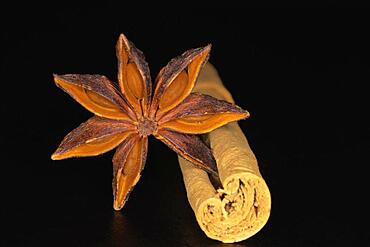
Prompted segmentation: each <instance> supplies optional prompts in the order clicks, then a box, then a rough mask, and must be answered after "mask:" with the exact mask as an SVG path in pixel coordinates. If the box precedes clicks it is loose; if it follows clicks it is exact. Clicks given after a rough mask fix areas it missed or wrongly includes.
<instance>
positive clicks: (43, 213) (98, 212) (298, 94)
mask: <svg viewBox="0 0 370 247" xmlns="http://www.w3.org/2000/svg"><path fill="white" fill-rule="evenodd" d="M189 5H190V4H189ZM27 7H28V6H24V9H25V11H24V13H23V12H22V13H20V12H19V11H18V10H16V11H14V10H13V11H14V12H10V14H9V13H5V14H9V15H5V16H6V17H4V15H3V17H2V18H3V21H2V32H1V37H2V41H5V42H2V43H3V45H2V48H3V49H2V52H1V53H2V55H1V59H2V61H1V75H2V76H1V87H2V88H1V126H2V131H1V170H2V172H1V175H2V184H3V185H2V191H3V192H2V196H1V205H2V209H1V224H2V226H3V227H2V229H3V230H1V241H2V246H95V245H96V246H224V244H221V243H219V242H217V241H213V240H210V239H208V238H207V237H206V236H205V234H204V233H203V232H202V231H201V230H200V228H199V226H198V225H197V223H196V220H195V217H194V215H193V212H192V210H191V208H190V206H189V204H188V202H187V198H186V194H185V189H184V185H183V182H182V175H181V172H180V169H179V166H178V163H177V158H176V155H175V154H174V153H173V152H172V151H170V150H169V149H168V148H167V147H165V146H164V145H163V144H161V143H159V142H158V141H156V140H154V139H151V140H150V142H149V154H148V159H147V163H146V168H145V170H144V173H143V177H142V178H141V180H140V182H139V183H138V185H137V186H136V187H135V189H134V191H133V193H132V194H131V196H130V199H129V201H128V203H127V204H126V206H125V208H124V209H123V210H122V212H114V211H113V208H112V192H111V178H112V165H111V158H112V152H110V153H108V154H104V155H102V156H98V157H91V158H81V159H69V160H64V161H52V160H51V159H50V155H51V153H52V152H53V151H54V150H55V149H56V147H57V146H58V144H59V142H60V141H61V139H62V138H63V137H64V136H65V135H66V134H67V133H68V132H69V131H70V130H72V129H73V128H75V127H77V126H78V125H79V124H80V123H81V122H83V121H85V120H86V119H88V118H89V117H90V116H91V115H92V114H91V113H90V112H88V111H86V110H85V109H84V108H83V107H81V106H80V105H79V104H78V103H76V102H74V101H73V100H72V99H71V98H70V97H69V96H68V95H66V94H65V93H63V92H62V91H61V90H60V89H58V88H57V87H56V86H55V85H54V83H53V80H52V73H58V74H64V73H80V74H83V73H92V74H93V73H97V74H103V75H106V76H108V77H109V78H111V79H112V80H116V72H117V69H116V67H117V64H116V58H115V50H114V46H115V42H116V39H117V38H118V35H119V34H120V33H125V34H126V35H127V36H128V38H129V39H130V40H132V41H133V42H134V43H135V44H136V46H137V47H138V48H139V49H141V50H142V51H143V52H144V53H145V54H146V58H147V61H148V62H149V65H150V68H151V73H152V77H154V76H155V75H156V73H157V72H158V71H159V69H160V68H161V67H162V66H164V65H165V64H166V63H167V62H168V61H169V60H170V59H171V58H172V57H174V56H176V55H179V54H181V53H182V52H183V51H185V50H187V49H189V48H194V47H198V46H202V45H205V44H207V43H212V44H213V48H212V49H213V50H212V54H211V58H210V61H211V62H212V63H213V64H214V65H215V66H216V67H217V68H218V70H219V73H220V75H221V77H222V79H223V81H224V83H225V85H226V87H227V88H228V89H229V90H230V91H231V93H232V94H233V96H234V98H235V101H236V102H237V104H238V105H240V106H241V107H243V108H245V109H248V110H249V111H250V113H251V117H250V118H249V119H247V120H245V121H241V122H240V126H241V127H242V129H243V131H244V133H245V134H246V136H247V138H248V140H249V142H250V145H251V147H252V149H253V150H254V152H255V154H256V156H257V158H258V160H259V165H260V169H261V172H262V174H263V176H264V178H265V179H266V181H267V184H268V185H269V188H270V190H271V193H272V213H271V217H270V219H269V221H268V223H267V225H266V226H265V227H264V228H263V229H262V230H261V231H260V232H259V233H257V234H256V235H255V236H254V237H252V238H250V239H248V240H246V241H243V242H241V243H238V244H236V245H235V246H262V247H264V246H352V245H356V244H364V245H365V244H369V241H368V235H367V234H368V233H367V230H368V222H367V221H366V220H367V210H368V204H367V203H366V202H365V200H366V198H367V196H368V192H367V191H366V189H367V188H368V187H369V185H368V175H367V173H366V172H365V169H366V167H367V166H368V165H369V160H368V158H367V157H368V155H369V151H370V148H369V147H370V141H369V123H368V121H367V118H368V115H369V105H370V104H369V100H368V98H369V90H368V89H367V88H368V87H367V84H369V79H370V76H369V72H370V60H369V59H370V49H369V44H370V39H369V38H368V36H367V35H368V21H369V20H368V18H367V16H366V15H367V14H366V12H363V13H362V12H357V13H355V15H353V13H352V12H353V11H344V10H336V9H321V10H309V11H303V10H282V9H274V10H265V9H257V10H243V11H242V10H230V9H218V10H211V9H200V8H197V7H196V6H185V5H184V6H183V7H182V9H181V10H179V9H174V10H173V11H153V12H146V11H140V10H139V8H129V7H126V8H125V7H117V6H114V5H102V6H97V7H96V8H77V7H74V6H63V7H62V6H59V7H58V6H56V7H55V8H52V9H51V10H49V11H41V10H38V11H34V10H32V11H31V10H30V11H28V9H27ZM3 12H6V11H3ZM349 12H351V13H349ZM152 202H155V203H152ZM360 224H361V226H360ZM225 246H226V245H225Z"/></svg>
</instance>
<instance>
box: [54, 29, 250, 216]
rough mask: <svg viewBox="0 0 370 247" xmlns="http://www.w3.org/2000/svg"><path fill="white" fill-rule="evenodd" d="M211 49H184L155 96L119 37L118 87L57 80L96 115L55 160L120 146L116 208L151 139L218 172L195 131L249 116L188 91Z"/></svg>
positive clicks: (95, 79)
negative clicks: (153, 137)
mask: <svg viewBox="0 0 370 247" xmlns="http://www.w3.org/2000/svg"><path fill="white" fill-rule="evenodd" d="M210 49H211V46H210V45H208V46H205V47H202V48H198V49H192V50H188V51H186V52H185V53H183V54H182V55H180V56H178V57H176V58H174V59H172V60H171V61H170V62H169V63H168V64H167V66H166V67H164V68H163V69H162V70H161V71H160V73H159V75H158V77H157V79H156V87H155V91H154V94H153V95H152V82H151V78H150V72H149V68H148V64H147V63H146V61H145V58H144V55H143V53H142V52H141V51H140V50H138V49H137V48H136V47H135V46H134V45H133V44H132V43H131V42H130V41H129V40H128V39H127V38H126V37H125V36H124V35H123V34H121V35H120V37H119V39H118V42H117V45H116V55H117V58H118V82H119V84H118V87H117V86H116V84H114V83H113V82H111V81H110V80H109V79H108V78H107V77H105V76H101V75H78V74H66V75H54V80H55V82H56V85H57V86H58V87H60V88H61V89H63V90H64V91H65V92H66V93H68V94H69V95H71V96H72V97H73V98H74V99H75V100H76V101H78V102H79V103H80V104H81V105H82V106H84V107H85V108H86V109H87V110H89V111H91V112H92V113H94V114H95V116H93V117H92V118H90V119H89V120H88V121H87V122H85V123H83V124H81V125H80V126H79V127H78V128H76V129H74V130H73V131H72V132H70V133H69V134H68V135H67V136H66V137H65V138H64V139H63V141H62V143H61V144H60V146H59V147H58V149H57V150H56V151H55V153H54V154H53V155H52V156H51V157H52V159H53V160H60V159H65V158H70V157H81V156H94V155H99V154H102V153H104V152H107V151H109V150H111V149H113V148H115V147H117V149H116V152H115V154H114V157H113V172H114V173H113V194H114V209H116V210H120V209H121V208H122V207H123V206H124V204H125V202H126V201H127V198H128V195H129V193H130V192H131V190H132V189H133V187H134V186H135V185H136V183H137V182H138V180H139V178H140V176H141V171H142V170H143V168H144V164H145V160H146V155H147V149H148V136H149V135H154V136H155V137H156V138H157V139H159V140H161V141H163V142H164V143H165V144H166V145H167V146H169V147H170V148H171V149H173V150H174V151H175V152H177V153H178V154H179V155H181V156H182V157H184V158H185V159H187V160H189V161H191V162H192V163H194V164H195V165H197V166H198V167H200V168H202V169H204V170H206V171H207V172H209V173H213V174H217V167H216V163H215V160H214V158H213V156H212V152H211V150H210V149H209V148H208V147H207V145H206V144H205V143H203V142H202V140H201V139H200V138H199V137H198V136H197V135H194V134H203V133H207V132H210V131H212V130H214V129H215V128H218V127H220V126H222V125H224V124H227V123H229V122H231V121H237V120H240V119H243V118H247V117H248V116H249V114H248V112H247V111H245V110H242V109H241V108H239V107H237V106H235V105H233V104H230V103H228V102H226V101H222V100H217V99H215V98H213V97H211V96H207V95H202V94H199V93H191V91H192V89H193V87H194V84H195V82H196V80H197V77H198V74H199V71H200V70H201V68H202V66H203V64H204V63H206V61H207V60H208V57H209V52H210ZM225 141H227V140H225Z"/></svg>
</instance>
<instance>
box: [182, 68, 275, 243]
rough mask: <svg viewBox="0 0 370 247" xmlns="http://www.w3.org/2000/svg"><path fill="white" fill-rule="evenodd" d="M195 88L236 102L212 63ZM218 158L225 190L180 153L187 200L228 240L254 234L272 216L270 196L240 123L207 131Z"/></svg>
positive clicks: (209, 230) (208, 229) (210, 231)
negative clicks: (216, 186) (213, 183)
mask: <svg viewBox="0 0 370 247" xmlns="http://www.w3.org/2000/svg"><path fill="white" fill-rule="evenodd" d="M194 91H197V92H201V93H203V94H208V95H211V96H213V97H216V98H218V99H223V100H226V101H229V102H232V103H234V100H233V98H232V96H231V94H230V93H229V92H228V91H227V89H226V88H225V87H224V86H223V84H222V81H221V79H220V77H219V75H218V73H217V71H216V69H215V68H214V67H213V66H212V65H211V64H209V63H208V64H206V65H205V66H204V68H203V70H202V72H201V74H200V75H199V79H198V82H197V85H196V87H195V89H194ZM207 139H208V141H209V143H210V147H211V149H212V152H213V155H214V157H215V159H216V162H217V168H218V172H219V177H220V181H221V184H222V188H215V187H214V186H213V185H212V183H211V182H210V180H209V177H208V174H207V173H206V172H204V171H203V170H201V169H199V168H197V167H195V166H194V165H192V164H191V163H190V162H189V161H187V160H184V159H183V158H181V157H180V156H179V163H180V167H181V171H182V174H183V178H184V183H185V187H186V191H187V197H188V200H189V203H190V205H191V207H192V209H193V211H194V213H195V216H196V219H197V221H198V224H199V226H200V227H201V229H202V230H203V231H204V232H205V233H206V235H207V236H208V237H210V238H212V239H216V240H219V241H222V242H224V243H233V242H238V241H242V240H245V239H247V238H249V237H251V236H253V235H254V234H256V233H257V232H258V231H259V230H260V229H261V228H262V227H263V226H264V225H265V224H266V222H267V220H268V218H269V216H270V209H271V196H270V192H269V189H268V187H267V185H266V182H265V180H264V179H263V178H262V176H261V174H260V172H259V169H258V164H257V160H256V157H255V155H254V154H253V152H252V150H251V149H250V147H249V145H248V141H247V139H246V137H245V136H244V134H243V132H242V130H241V129H240V127H239V125H238V124H237V123H230V124H227V125H225V126H223V127H221V128H218V129H216V130H214V131H212V132H211V133H209V134H208V135H207Z"/></svg>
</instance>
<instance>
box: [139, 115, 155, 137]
mask: <svg viewBox="0 0 370 247" xmlns="http://www.w3.org/2000/svg"><path fill="white" fill-rule="evenodd" d="M157 126H158V124H157V122H156V121H153V120H151V119H149V118H144V119H142V120H140V121H139V122H138V124H137V130H138V132H139V134H140V135H141V136H149V135H151V134H153V133H155V132H156V131H157Z"/></svg>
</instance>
